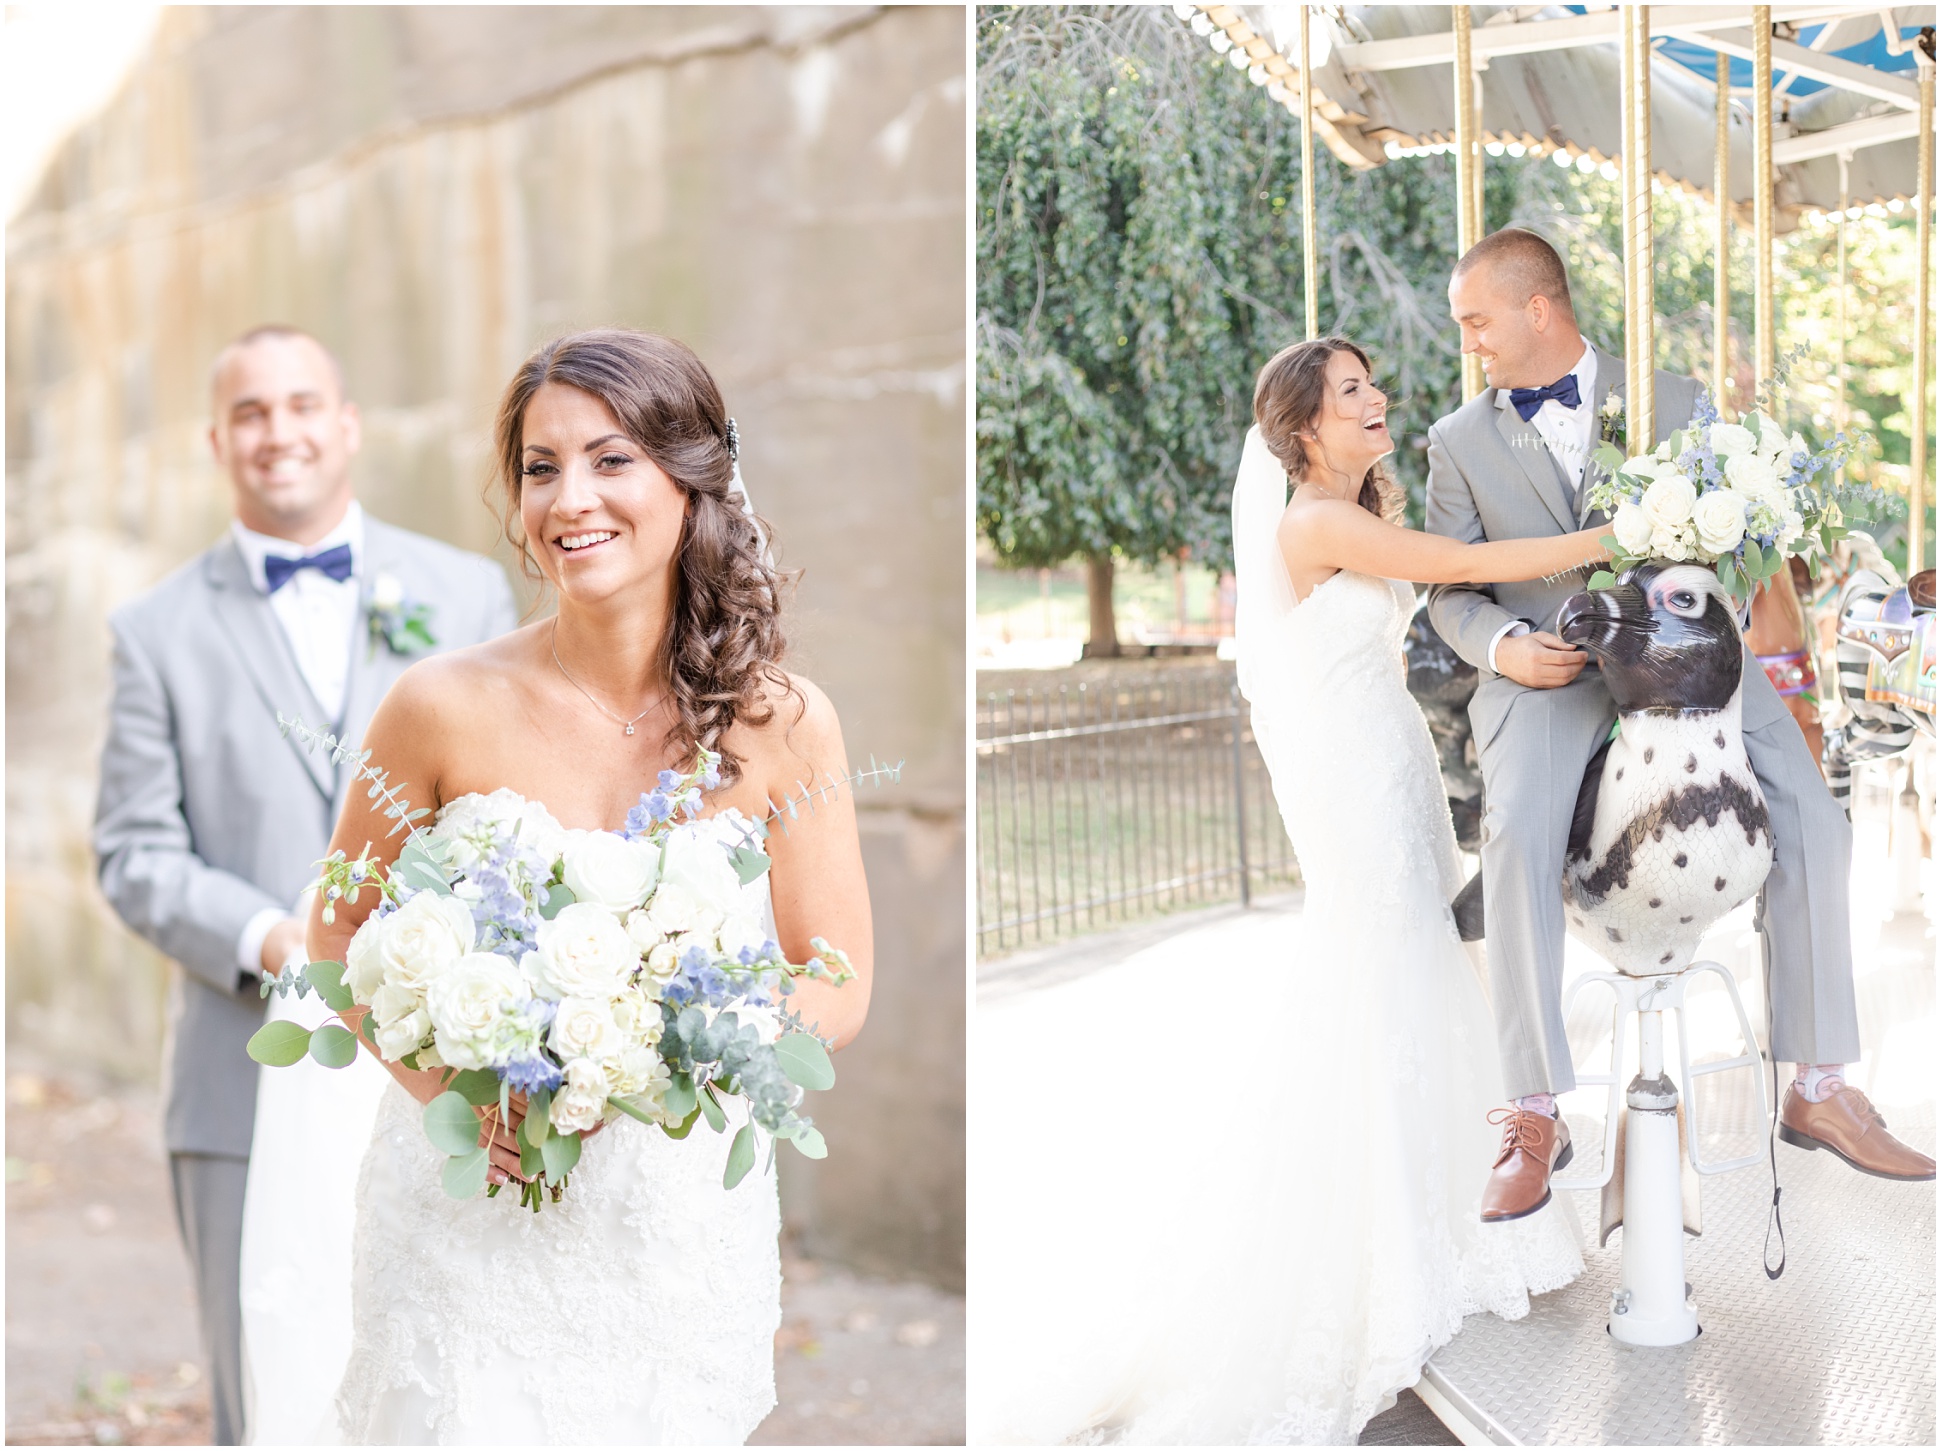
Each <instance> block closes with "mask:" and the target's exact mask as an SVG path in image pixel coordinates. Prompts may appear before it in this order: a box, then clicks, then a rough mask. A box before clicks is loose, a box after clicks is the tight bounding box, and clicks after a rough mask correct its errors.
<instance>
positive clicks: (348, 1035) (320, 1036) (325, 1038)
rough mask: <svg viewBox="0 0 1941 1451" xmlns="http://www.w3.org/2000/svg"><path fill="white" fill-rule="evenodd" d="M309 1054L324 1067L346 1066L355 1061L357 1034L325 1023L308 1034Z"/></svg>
mask: <svg viewBox="0 0 1941 1451" xmlns="http://www.w3.org/2000/svg"><path fill="white" fill-rule="evenodd" d="M310 1056H311V1057H312V1058H314V1059H316V1060H317V1062H319V1063H321V1064H323V1066H324V1067H326V1068H348V1067H349V1066H350V1065H351V1064H352V1063H354V1062H356V1061H357V1035H356V1034H355V1033H353V1032H351V1030H350V1029H348V1028H340V1027H338V1026H337V1024H335V1023H325V1024H324V1025H323V1026H322V1027H321V1028H319V1029H317V1031H316V1032H314V1033H312V1034H311V1035H310Z"/></svg>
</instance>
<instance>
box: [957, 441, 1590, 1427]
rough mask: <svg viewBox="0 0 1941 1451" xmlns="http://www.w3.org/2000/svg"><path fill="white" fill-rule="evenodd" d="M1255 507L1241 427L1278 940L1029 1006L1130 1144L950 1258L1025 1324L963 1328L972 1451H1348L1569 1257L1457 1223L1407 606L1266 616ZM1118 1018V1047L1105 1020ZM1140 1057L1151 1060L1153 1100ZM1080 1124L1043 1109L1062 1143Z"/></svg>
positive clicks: (1497, 1089) (1266, 485)
mask: <svg viewBox="0 0 1941 1451" xmlns="http://www.w3.org/2000/svg"><path fill="white" fill-rule="evenodd" d="M1263 460H1264V463H1263ZM1285 502H1286V492H1285V483H1284V479H1283V476H1282V475H1281V471H1280V468H1279V465H1278V464H1275V463H1274V462H1273V460H1272V458H1271V456H1270V455H1267V454H1266V451H1265V449H1264V447H1262V446H1261V445H1260V444H1259V443H1258V440H1257V439H1256V438H1253V437H1252V436H1250V439H1249V460H1248V463H1246V464H1243V467H1242V480H1241V483H1240V485H1238V486H1236V491H1235V532H1234V537H1235V546H1236V556H1237V558H1236V573H1237V575H1238V579H1239V584H1240V597H1239V604H1240V615H1239V620H1238V622H1237V633H1238V634H1239V641H1238V643H1239V646H1240V657H1239V667H1240V681H1241V688H1242V690H1243V691H1244V692H1245V693H1246V695H1247V696H1248V698H1249V701H1250V703H1251V706H1252V719H1253V727H1254V732H1255V736H1256V739H1257V740H1258V741H1259V743H1260V748H1261V751H1262V753H1263V755H1264V757H1265V759H1266V761H1267V764H1268V767H1269V770H1270V772H1271V775H1272V777H1273V783H1274V792H1275V796H1276V798H1277V799H1278V801H1279V804H1280V806H1281V810H1282V813H1283V817H1284V820H1285V822H1286V826H1287V830H1288V833H1289V836H1290V837H1291V839H1292V841H1293V844H1294V848H1295V851H1296V854H1297V856H1298V858H1299V861H1300V864H1301V869H1302V874H1303V878H1304V880H1305V883H1306V893H1305V901H1304V904H1303V906H1302V910H1301V913H1300V918H1299V922H1298V929H1297V931H1290V929H1289V928H1288V926H1287V925H1286V922H1287V919H1286V918H1284V917H1283V918H1280V919H1279V920H1278V921H1274V920H1263V919H1266V916H1267V914H1263V913H1254V914H1248V915H1247V916H1246V917H1242V918H1240V919H1238V920H1237V921H1235V922H1234V923H1231V924H1229V925H1225V926H1221V927H1218V928H1214V929H1209V930H1207V931H1204V932H1200V933H1190V934H1188V935H1187V936H1185V937H1182V938H1179V939H1176V946H1175V945H1174V944H1168V945H1166V946H1162V947H1160V948H1154V949H1151V950H1149V951H1147V952H1145V953H1142V954H1140V958H1141V959H1142V960H1143V965H1141V962H1129V963H1128V964H1126V965H1125V966H1124V967H1122V968H1120V969H1116V970H1114V971H1115V972H1116V973H1117V974H1118V976H1117V979H1116V981H1115V982H1114V983H1113V984H1112V985H1111V988H1110V990H1109V991H1107V992H1105V993H1102V994H1100V995H1099V996H1097V997H1095V998H1094V999H1093V1000H1092V1001H1091V1003H1090V1005H1089V1006H1088V1007H1087V1008H1086V1009H1085V1010H1083V1011H1082V1012H1079V1013H1073V1012H1071V1010H1070V1009H1069V1008H1056V1007H1054V1006H1053V1004H1054V1003H1055V1002H1056V1001H1057V999H1056V995H1057V994H1059V993H1061V992H1063V993H1069V992H1070V991H1071V990H1072V988H1071V987H1070V986H1068V987H1061V988H1053V989H1051V990H1049V991H1047V992H1044V993H1041V994H1039V995H1038V996H1039V998H1040V1000H1041V1004H1040V1006H1041V1011H1042V1010H1043V1009H1050V1010H1051V1011H1053V1012H1056V1013H1057V1020H1056V1022H1051V1021H1045V1020H1044V1019H1043V1018H1041V1019H1040V1020H1039V1021H1037V1022H1036V1023H1034V1024H1033V1025H1032V1030H1033V1031H1034V1032H1035V1034H1036V1035H1037V1036H1038V1037H1039V1038H1040V1039H1052V1038H1053V1036H1054V1033H1055V1034H1056V1035H1057V1036H1056V1039H1055V1040H1056V1041H1058V1042H1059V1047H1060V1058H1061V1064H1060V1067H1061V1074H1060V1076H1061V1080H1063V1081H1072V1082H1076V1083H1079V1084H1080V1085H1081V1086H1084V1085H1090V1084H1093V1083H1095V1082H1096V1081H1098V1080H1099V1079H1101V1078H1103V1079H1115V1080H1117V1081H1118V1082H1119V1090H1118V1098H1117V1101H1116V1102H1112V1103H1111V1104H1110V1106H1109V1107H1105V1106H1104V1101H1103V1100H1101V1108H1100V1110H1099V1115H1100V1116H1101V1117H1102V1116H1103V1115H1104V1114H1110V1113H1116V1115H1117V1116H1119V1117H1121V1118H1123V1119H1126V1120H1129V1121H1130V1123H1131V1124H1133V1125H1135V1127H1134V1128H1131V1129H1127V1130H1123V1131H1121V1130H1118V1129H1115V1128H1113V1127H1112V1126H1111V1120H1110V1119H1104V1120H1103V1122H1105V1124H1106V1127H1105V1128H1104V1129H1103V1130H1102V1132H1104V1133H1106V1134H1108V1135H1111V1134H1114V1133H1117V1134H1118V1137H1117V1138H1116V1139H1115V1140H1113V1142H1112V1145H1111V1147H1110V1148H1109V1150H1101V1151H1099V1152H1097V1153H1093V1154H1091V1155H1090V1157H1089V1158H1088V1161H1087V1162H1088V1165H1089V1166H1090V1167H1089V1169H1088V1173H1089V1174H1092V1175H1096V1174H1103V1175H1105V1176H1106V1177H1107V1179H1108V1183H1107V1184H1106V1185H1104V1186H1102V1187H1101V1186H1091V1185H1087V1184H1079V1185H1077V1186H1076V1192H1077V1193H1078V1194H1080V1195H1081V1196H1091V1197H1092V1202H1090V1203H1088V1204H1083V1205H1081V1206H1079V1207H1077V1208H1076V1209H1075V1208H1074V1207H1073V1206H1072V1205H1070V1204H1069V1203H1066V1202H1061V1200H1062V1197H1063V1196H1062V1195H1060V1196H1058V1197H1054V1192H1042V1193H1040V1194H1038V1195H1036V1196H1035V1197H1033V1198H1032V1199H1031V1200H1030V1204H1031V1209H1032V1211H1033V1214H1032V1222H1031V1224H1030V1226H1029V1229H1028V1231H1025V1230H1022V1229H1021V1231H1020V1232H1019V1233H1017V1234H1016V1236H1015V1238H1016V1239H1017V1241H1018V1242H1019V1248H1018V1252H1017V1255H1016V1256H1015V1257H1014V1256H1013V1255H1011V1254H1009V1253H1007V1250H1008V1249H1009V1248H1010V1246H1007V1245H1004V1244H998V1243H989V1244H980V1245H979V1246H978V1253H979V1257H980V1260H981V1261H984V1262H996V1263H998V1264H1000V1265H1001V1266H1003V1268H1002V1269H1001V1270H1000V1275H1003V1276H1008V1277H1010V1279H1011V1280H1012V1282H1013V1283H1016V1284H1017V1288H1016V1289H1008V1288H1007V1290H1006V1292H1005V1293H1006V1294H1007V1295H1009V1296H1013V1297H1021V1296H1028V1295H1030V1294H1031V1293H1032V1289H1033V1287H1030V1286H1026V1285H1025V1284H1023V1283H1022V1281H1023V1280H1024V1279H1025V1278H1026V1276H1025V1275H1023V1274H1022V1273H1020V1272H1019V1271H1017V1270H1015V1269H1013V1268H1012V1264H1013V1262H1014V1259H1023V1258H1031V1260H1032V1262H1033V1263H1034V1264H1035V1266H1036V1268H1035V1270H1034V1272H1033V1273H1034V1275H1035V1276H1036V1277H1037V1279H1038V1281H1039V1283H1038V1284H1037V1285H1036V1287H1035V1288H1036V1291H1037V1293H1038V1295H1039V1302H1038V1304H1037V1306H1036V1312H1037V1313H1036V1319H1037V1321H1038V1322H1040V1323H1033V1322H1032V1317H1030V1316H1027V1315H1023V1314H1020V1315H1017V1316H1014V1317H1008V1318H1006V1319H1005V1321H1004V1323H1003V1324H1001V1325H997V1326H993V1327H991V1331H992V1333H991V1335H989V1336H985V1337H980V1338H981V1339H983V1341H984V1344H985V1345H986V1347H988V1349H989V1351H990V1353H989V1355H988V1356H983V1357H980V1359H981V1362H982V1363H981V1364H980V1365H979V1366H977V1367H975V1368H976V1369H977V1370H979V1372H980V1374H979V1376H978V1379H979V1380H980V1381H984V1380H989V1381H992V1382H995V1383H996V1384H995V1385H994V1386H992V1387H990V1388H988V1389H981V1390H980V1392H979V1395H978V1401H979V1403H980V1404H979V1405H978V1408H977V1411H976V1416H975V1418H976V1421H977V1422H978V1423H979V1424H978V1425H977V1427H976V1429H975V1430H974V1432H973V1438H974V1439H993V1440H1004V1441H1015V1442H1028V1441H1040V1442H1042V1441H1060V1440H1081V1439H1082V1440H1111V1441H1122V1442H1127V1443H1174V1444H1221V1443H1260V1442H1268V1443H1302V1444H1318V1445H1352V1444H1353V1443H1354V1442H1355V1439H1356V1437H1357V1435H1358V1434H1359V1432H1360V1430H1361V1428H1362V1426H1363V1424H1364V1423H1365V1422H1366V1421H1367V1420H1368V1419H1369V1418H1370V1417H1371V1416H1372V1415H1374V1414H1375V1413H1376V1412H1377V1411H1378V1410H1380V1409H1382V1408H1383V1407H1384V1406H1385V1405H1386V1404H1388V1403H1390V1401H1391V1400H1392V1397H1393V1396H1394V1394H1395V1393H1396V1392H1397V1391H1398V1390H1401V1389H1402V1388H1404V1387H1407V1386H1410V1385H1412V1384H1414V1383H1415V1381H1416V1380H1417V1379H1418V1378H1419V1376H1420V1372H1421V1368H1422V1365H1423V1363H1424V1362H1425V1361H1426V1360H1427V1359H1428V1357H1429V1356H1430V1355H1431V1354H1433V1353H1434V1351H1435V1349H1436V1348H1437V1347H1438V1346H1440V1345H1442V1344H1443V1343H1445V1342H1446V1341H1448V1340H1449V1339H1450V1337H1451V1336H1453V1335H1455V1334H1456V1333H1457V1331H1458V1330H1459V1329H1460V1328H1461V1324H1462V1320H1463V1317H1464V1316H1466V1315H1469V1314H1473V1313H1476V1312H1478V1311H1482V1310H1487V1311H1491V1312H1493V1313H1495V1314H1497V1315H1501V1316H1504V1317H1506V1318H1512V1319H1514V1318H1517V1317H1520V1316H1522V1315H1524V1314H1526V1313H1528V1310H1529V1296H1530V1294H1531V1293H1532V1292H1540V1291H1543V1290H1550V1289H1555V1288H1557V1287H1559V1286H1561V1285H1564V1284H1566V1283H1568V1282H1569V1281H1570V1280H1572V1279H1573V1278H1575V1277H1576V1275H1577V1274H1579V1273H1580V1272H1581V1270H1582V1268H1583V1260H1582V1254H1581V1249H1580V1246H1579V1241H1578V1237H1577V1232H1576V1226H1575V1222H1574V1220H1573V1219H1572V1218H1571V1217H1570V1211H1569V1209H1568V1207H1567V1206H1565V1205H1564V1204H1563V1203H1562V1202H1561V1200H1557V1201H1553V1202H1552V1204H1551V1205H1550V1206H1549V1207H1548V1208H1546V1209H1544V1210H1542V1211H1540V1212H1539V1213H1538V1214H1536V1215H1533V1216H1530V1217H1529V1218H1527V1219H1524V1220H1521V1221H1518V1222H1517V1223H1514V1224H1510V1225H1485V1224H1483V1223H1482V1222H1481V1221H1480V1219H1479V1218H1478V1209H1479V1204H1480V1199H1481V1194H1482V1188H1483V1182H1484V1179H1485V1177H1486V1176H1487V1173H1488V1169H1489V1165H1490V1163H1491V1162H1492V1160H1493V1159H1494V1158H1495V1153H1496V1147H1497V1134H1496V1131H1495V1130H1493V1129H1492V1128H1491V1127H1490V1125H1489V1122H1488V1120H1487V1114H1488V1111H1489V1110H1490V1109H1491V1108H1493V1107H1496V1106H1497V1105H1498V1104H1500V1103H1501V1101H1502V1097H1501V1095H1502V1090H1501V1086H1500V1071H1499V1067H1498V1059H1497V1049H1496V1034H1495V1030H1494V1026H1493V1023H1492V1020H1491V1017H1490V1012H1489V1008H1488V1005H1487V1002H1486V1000H1485V997H1484V994H1483V989H1482V986H1481V983H1480V980H1479V976H1478V973H1477V971H1476V968H1475V965H1474V964H1473V963H1472V961H1471V959H1470V957H1469V954H1468V953H1467V952H1466V951H1465V949H1464V947H1463V945H1462V944H1461V942H1460V940H1459V939H1458V936H1457V933H1456V929H1455V924H1454V922H1453V920H1452V918H1451V916H1450V913H1449V909H1448V907H1447V905H1446V904H1447V903H1448V901H1449V900H1450V899H1451V897H1453V896H1454V894H1455V892H1456V891H1457V889H1458V887H1459V886H1460V885H1461V882H1460V879H1459V876H1458V860H1457V854H1456V844H1455V837H1454V833H1453V831H1452V829H1451V826H1450V821H1449V812H1448V805H1447V801H1446V799H1445V797H1444V795H1443V787H1442V782H1441V777H1440V774H1439V771H1438V769H1437V765H1436V760H1435V755H1434V751H1433V747H1432V745H1431V742H1430V737H1429V732H1428V727H1427V724H1426V723H1425V722H1424V720H1423V718H1422V715H1421V712H1420V710H1419V709H1418V708H1417V706H1416V704H1415V702H1414V701H1413V700H1412V699H1411V698H1410V697H1409V695H1408V693H1407V690H1406V688H1405V675H1404V665H1403V658H1402V650H1403V636H1404V633H1405V631H1406V629H1407V626H1408V621H1409V617H1410V614H1411V612H1412V607H1413V604H1414V596H1413V592H1412V591H1411V589H1410V587H1409V586H1407V585H1405V584H1401V583H1398V582H1396V581H1393V580H1386V579H1376V578H1371V577H1369V576H1366V575H1360V574H1349V573H1342V574H1337V575H1334V576H1333V577H1331V578H1330V579H1328V580H1327V581H1326V582H1325V583H1324V584H1322V585H1321V586H1320V587H1319V588H1318V589H1316V590H1315V591H1314V592H1313V593H1312V595H1311V596H1310V597H1309V598H1308V599H1307V600H1305V601H1303V602H1301V603H1299V604H1297V603H1295V601H1294V598H1293V595H1292V591H1291V589H1290V588H1289V587H1288V583H1287V576H1286V573H1285V570H1284V569H1283V568H1282V566H1281V563H1280V559H1279V554H1278V550H1277V548H1276V547H1275V546H1274V538H1275V534H1274V526H1275V523H1276V522H1277V521H1278V518H1279V515H1280V513H1281V510H1282V509H1283V508H1284V507H1285ZM1263 540H1264V541H1265V547H1262V541H1263ZM1169 948H1172V949H1173V950H1172V953H1171V955H1172V957H1173V959H1174V960H1172V961H1166V960H1165V959H1166V958H1167V956H1168V955H1169V952H1168V949H1169ZM1181 957H1183V958H1184V960H1180V958H1181ZM1107 975H1108V976H1109V975H1110V974H1107ZM1068 1001H1069V999H1068ZM1125 1002H1131V1003H1136V1004H1138V1007H1137V1009H1136V1010H1135V1011H1136V1013H1137V1015H1138V1016H1139V1017H1142V1018H1143V1020H1144V1027H1143V1030H1141V1029H1139V1028H1136V1027H1134V1026H1133V1023H1134V1022H1135V1021H1136V1019H1134V1018H1133V1017H1132V1016H1131V1014H1128V1016H1127V1017H1126V1018H1124V1019H1120V1020H1115V1019H1113V1018H1112V1016H1111V1015H1112V1014H1113V1013H1115V1012H1117V1011H1119V1008H1118V1006H1117V1005H1118V1004H1120V1003H1125ZM1073 1019H1077V1020H1078V1021H1075V1022H1074V1021H1072V1020H1073ZM1094 1021H1096V1022H1098V1023H1100V1024H1102V1025H1104V1031H1102V1032H1099V1033H1096V1034H1091V1027H1092V1025H1093V1022H1094ZM1068 1023H1069V1024H1070V1031H1069V1032H1067V1031H1066V1028H1067V1025H1068ZM1122 1024H1123V1026H1122ZM1088 1034H1090V1042H1089V1044H1088V1043H1087V1038H1088ZM1041 1051H1042V1045H1041ZM1161 1057H1164V1058H1168V1059H1171V1060H1172V1061H1176V1062H1177V1063H1178V1064H1179V1069H1178V1071H1177V1072H1176V1073H1173V1074H1169V1075H1166V1076H1164V1077H1162V1078H1160V1079H1159V1080H1158V1081H1157V1082H1156V1083H1155V1081H1154V1079H1155V1074H1154V1069H1155V1067H1157V1066H1160V1065H1159V1064H1156V1063H1155V1059H1157V1058H1161ZM1155 1090H1156V1091H1155ZM1081 1091H1089V1090H1086V1089H1085V1088H1083V1087H1082V1088H1081ZM1088 1121H1099V1119H1096V1118H1093V1116H1091V1115H1088V1114H1087V1113H1086V1112H1085V1111H1084V1110H1082V1109H1081V1110H1078V1111H1077V1112H1075V1113H1073V1114H1072V1115H1071V1116H1070V1117H1069V1118H1066V1119H1064V1122H1065V1123H1066V1125H1067V1127H1068V1128H1069V1129H1070V1130H1071V1132H1070V1134H1069V1135H1068V1138H1069V1139H1072V1140H1078V1139H1080V1138H1081V1136H1080V1135H1079V1134H1078V1132H1077V1129H1078V1126H1079V1125H1080V1124H1082V1123H1087V1122H1088ZM1017 1133H1018V1130H1017V1129H1016V1128H1011V1129H1009V1130H1008V1131H1007V1137H1010V1138H1015V1136H1016V1135H1017ZM1067 1152H1070V1150H1069V1149H1068V1150H1067ZM1047 1163H1048V1168H1047V1169H1046V1171H1045V1172H1047V1173H1051V1174H1057V1173H1058V1172H1059V1171H1060V1168H1059V1165H1058V1163H1057V1162H1056V1161H1055V1160H1048V1161H1047ZM1034 1177H1035V1178H1037V1179H1038V1181H1039V1182H1042V1175H1037V1176H1034ZM1033 1187H1036V1185H1034V1186H1033ZM1020 1192H1029V1191H1028V1190H1024V1189H1022V1188H1021V1190H1020ZM1128 1224H1130V1225H1131V1226H1136V1228H1128ZM1039 1246H1042V1249H1041V1250H1040V1249H1039V1248H1038V1247H1039ZM1046 1277H1055V1279H1056V1283H1057V1284H1058V1286H1059V1287H1060V1290H1061V1293H1059V1294H1057V1295H1055V1296H1054V1295H1052V1294H1047V1293H1045V1289H1046V1287H1045V1283H1044V1281H1045V1279H1046ZM980 1295H982V1296H983V1297H984V1298H989V1296H988V1291H987V1289H986V1287H985V1286H983V1285H982V1284H980ZM1074 1305H1076V1309H1075V1310H1074V1309H1073V1308H1072V1307H1073V1306H1074ZM1047 1321H1048V1322H1050V1323H1049V1325H1047V1324H1045V1323H1042V1322H1047ZM1000 1342H1003V1343H1000Z"/></svg>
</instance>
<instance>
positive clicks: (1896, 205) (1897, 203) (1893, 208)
mask: <svg viewBox="0 0 1941 1451" xmlns="http://www.w3.org/2000/svg"><path fill="white" fill-rule="evenodd" d="M1906 205H1907V203H1906V202H1904V201H1902V200H1901V199H1900V198H1899V197H1895V198H1893V199H1892V200H1891V201H1889V202H1888V203H1887V210H1888V211H1890V212H1895V213H1898V212H1899V211H1900V209H1901V208H1902V207H1904V206H1906Z"/></svg>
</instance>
